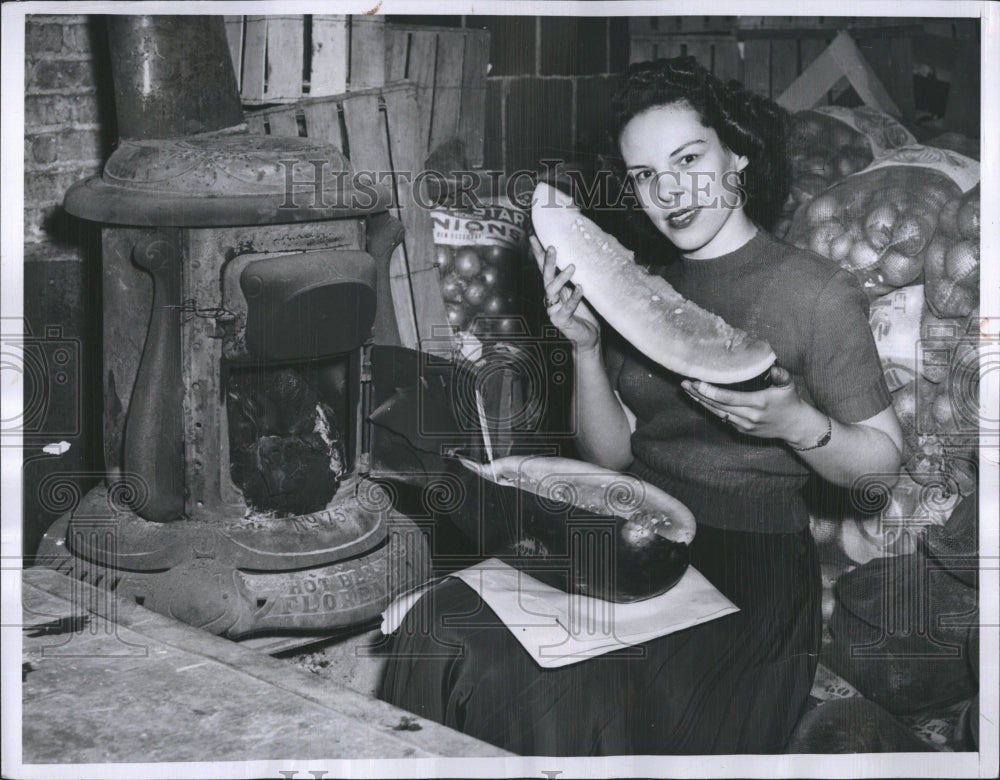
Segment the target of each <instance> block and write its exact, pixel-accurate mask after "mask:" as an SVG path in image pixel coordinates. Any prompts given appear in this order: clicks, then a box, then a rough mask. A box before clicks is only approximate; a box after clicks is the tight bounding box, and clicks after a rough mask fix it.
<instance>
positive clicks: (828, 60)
mask: <svg viewBox="0 0 1000 780" xmlns="http://www.w3.org/2000/svg"><path fill="white" fill-rule="evenodd" d="M749 44H750V41H747V45H749ZM843 77H844V73H843V72H842V71H841V69H840V67H839V66H838V65H837V62H836V60H835V59H834V57H833V54H832V53H831V52H830V48H829V47H827V48H826V50H825V51H824V52H823V53H822V54H820V55H819V56H818V57H817V58H816V59H814V60H813V61H812V64H810V65H809V67H808V68H806V69H805V70H803V71H802V73H801V75H799V77H798V78H797V79H795V81H793V82H792V83H791V84H789V85H788V88H787V89H786V90H785V91H784V92H782V93H781V95H780V96H779V97H777V98H776V101H777V103H778V105H780V106H783V107H784V108H786V109H788V110H789V111H804V110H806V109H808V108H812V107H813V106H815V105H817V104H818V103H819V102H820V101H821V100H822V99H823V96H824V95H825V94H826V93H827V91H829V90H830V89H832V88H833V86H834V84H836V83H837V82H838V81H840V80H841V79H842V78H843Z"/></svg>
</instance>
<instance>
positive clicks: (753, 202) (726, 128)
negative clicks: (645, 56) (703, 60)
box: [612, 57, 791, 229]
mask: <svg viewBox="0 0 1000 780" xmlns="http://www.w3.org/2000/svg"><path fill="white" fill-rule="evenodd" d="M678 101H683V102H685V103H687V104H688V105H690V106H691V108H693V109H694V110H695V111H696V112H697V113H698V116H699V117H700V118H701V122H702V124H704V125H705V126H706V127H710V128H712V129H713V130H715V132H716V133H717V134H718V136H719V140H721V141H722V143H723V144H725V146H726V147H727V148H728V149H729V150H730V151H732V152H735V153H736V154H738V155H743V156H745V157H746V158H747V159H748V160H749V164H748V165H747V167H746V169H745V171H744V180H743V188H744V191H745V193H746V197H747V200H746V206H745V211H746V213H747V216H749V217H750V218H751V219H752V220H754V221H755V222H757V223H758V224H759V225H761V226H762V227H764V228H766V229H771V228H772V227H773V225H774V223H775V221H776V220H777V219H778V216H779V215H780V213H781V208H782V205H783V204H784V202H785V199H786V198H787V197H788V188H789V183H790V177H791V169H790V165H789V162H788V155H787V153H786V145H787V139H788V128H789V114H788V112H787V111H785V110H784V109H783V108H781V106H779V105H778V104H777V103H775V102H773V101H772V100H769V99H768V98H766V97H763V96H762V95H758V94H756V93H753V92H751V91H749V90H748V89H746V88H745V87H744V86H743V85H742V84H741V83H740V82H738V81H730V82H728V83H723V82H722V81H720V80H719V79H717V78H716V77H715V76H713V75H712V74H711V73H709V72H708V71H707V70H706V69H705V68H704V67H703V66H701V65H699V64H698V61H697V60H696V59H695V58H694V57H676V58H674V59H659V60H654V61H651V62H637V63H634V64H633V65H631V66H629V69H628V72H627V73H626V76H625V83H624V85H623V87H622V89H621V90H620V91H619V92H618V93H617V94H616V95H615V96H614V99H613V101H612V112H613V114H612V133H613V137H614V139H615V141H616V142H617V141H619V140H620V139H621V133H622V130H624V128H625V125H626V124H628V121H629V120H630V119H632V118H633V117H634V116H636V115H638V114H641V113H642V112H643V111H646V110H647V109H650V108H655V107H657V106H664V105H669V104H671V103H676V102H678Z"/></svg>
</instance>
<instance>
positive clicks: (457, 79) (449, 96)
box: [427, 32, 465, 151]
mask: <svg viewBox="0 0 1000 780" xmlns="http://www.w3.org/2000/svg"><path fill="white" fill-rule="evenodd" d="M464 61H465V38H464V36H463V35H462V34H461V33H460V32H459V33H457V34H456V33H450V34H449V33H438V43H437V59H436V62H435V67H434V104H433V106H432V108H431V136H430V141H429V142H428V147H427V148H428V151H433V150H434V149H436V148H437V147H438V146H439V145H441V144H443V143H445V142H446V141H451V140H453V139H455V138H457V137H458V115H459V112H460V111H461V109H462V69H463V63H464Z"/></svg>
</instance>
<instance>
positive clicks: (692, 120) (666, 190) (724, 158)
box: [620, 102, 753, 260]
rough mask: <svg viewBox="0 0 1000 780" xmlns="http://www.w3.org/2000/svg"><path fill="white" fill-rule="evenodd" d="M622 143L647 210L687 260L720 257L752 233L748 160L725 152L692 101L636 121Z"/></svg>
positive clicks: (654, 111) (639, 116)
mask: <svg viewBox="0 0 1000 780" xmlns="http://www.w3.org/2000/svg"><path fill="white" fill-rule="evenodd" d="M620 145H621V153H622V157H623V158H624V159H625V166H626V168H627V169H628V173H629V175H630V176H631V177H632V179H633V180H634V182H635V184H636V187H635V191H636V194H637V195H638V197H639V200H640V203H641V205H642V210H643V211H645V212H646V215H647V216H648V217H649V218H650V219H651V220H652V221H653V224H654V225H656V228H657V230H659V231H660V232H661V233H663V235H665V236H666V237H667V238H669V239H670V241H671V242H673V244H674V245H675V246H676V247H677V248H678V249H679V250H680V251H681V254H683V255H684V256H685V257H689V258H691V259H695V260H701V259H707V258H712V257H718V256H720V255H723V254H726V253H727V252H731V251H733V250H735V249H738V248H739V247H740V246H742V245H743V244H744V243H745V242H746V241H747V240H748V238H749V237H750V236H751V235H752V232H753V224H752V223H751V222H750V219H749V218H748V217H747V216H746V215H745V214H744V213H743V199H742V198H741V197H740V196H739V194H738V186H737V184H738V182H737V176H736V172H737V171H741V170H743V168H745V167H746V164H747V158H746V157H743V156H740V155H736V154H734V153H733V152H731V151H729V150H728V149H727V148H726V147H725V146H723V144H722V142H721V141H720V140H719V136H718V135H717V134H716V132H715V130H713V129H711V128H710V127H705V126H704V125H703V124H702V123H701V119H700V118H699V117H698V114H697V112H696V111H695V110H694V109H693V108H691V106H689V105H688V104H687V103H684V102H679V103H671V104H669V105H665V106H657V107H655V108H650V109H647V110H646V111H643V112H642V113H641V114H637V115H636V116H634V117H632V119H630V120H629V122H628V123H627V124H626V125H625V128H624V130H623V131H622V133H621V141H620Z"/></svg>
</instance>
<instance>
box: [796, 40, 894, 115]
mask: <svg viewBox="0 0 1000 780" xmlns="http://www.w3.org/2000/svg"><path fill="white" fill-rule="evenodd" d="M843 80H846V81H847V82H848V83H849V84H850V85H851V86H852V87H853V88H854V91H855V92H856V93H857V94H858V97H860V98H861V100H862V101H863V102H864V103H865V105H868V106H871V107H872V108H877V109H879V110H880V111H884V112H886V113H887V114H889V115H891V116H894V117H897V118H900V117H901V112H900V109H899V106H897V105H896V103H895V102H894V101H893V99H892V97H891V96H890V95H889V93H888V92H887V91H886V88H885V86H883V84H882V82H881V81H880V80H879V78H878V76H877V75H876V74H875V71H874V70H872V68H871V66H870V65H869V64H868V63H867V62H866V61H865V58H864V56H863V55H862V54H861V51H860V50H859V49H858V47H857V45H856V44H855V43H854V40H853V39H852V38H851V36H850V35H848V34H847V33H846V32H844V31H841V32H839V33H837V35H836V37H835V38H834V39H833V41H832V42H831V43H830V45H829V46H827V47H826V48H825V49H824V50H823V52H822V53H821V54H820V55H819V56H818V57H816V59H814V60H813V61H812V63H810V65H809V66H808V67H807V68H805V70H803V71H802V73H801V74H800V75H799V76H798V77H797V78H796V79H795V80H794V81H793V82H792V83H791V84H789V85H788V86H787V88H786V89H785V90H784V91H783V92H782V93H781V95H779V96H778V97H777V98H776V100H777V102H778V103H779V104H780V105H782V106H784V107H785V108H787V109H788V110H789V111H802V110H804V109H808V108H813V107H815V106H817V105H819V104H820V103H821V102H822V101H823V100H824V99H825V98H826V96H827V95H828V93H829V92H830V90H831V89H833V88H834V87H835V86H836V85H837V84H838V83H840V82H841V81H843Z"/></svg>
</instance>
